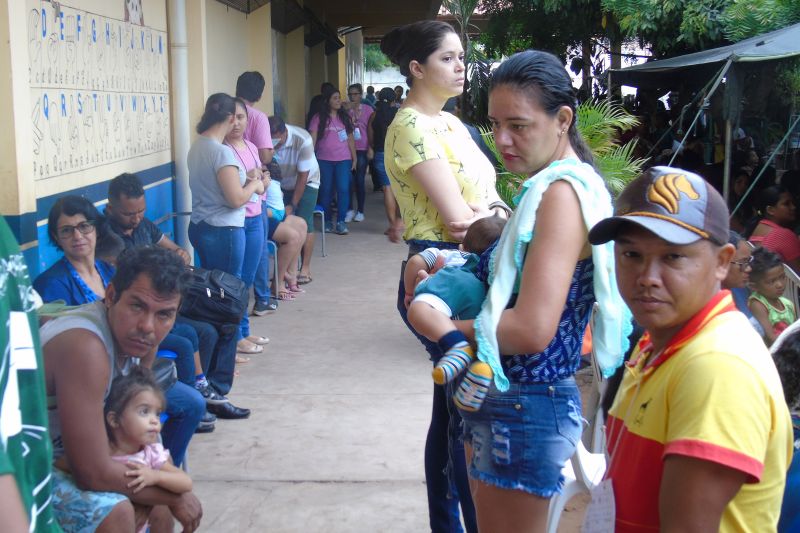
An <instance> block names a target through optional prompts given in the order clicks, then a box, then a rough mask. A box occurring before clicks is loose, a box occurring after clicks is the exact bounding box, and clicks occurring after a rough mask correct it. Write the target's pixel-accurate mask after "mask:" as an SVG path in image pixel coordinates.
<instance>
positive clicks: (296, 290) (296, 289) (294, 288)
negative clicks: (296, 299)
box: [286, 283, 306, 294]
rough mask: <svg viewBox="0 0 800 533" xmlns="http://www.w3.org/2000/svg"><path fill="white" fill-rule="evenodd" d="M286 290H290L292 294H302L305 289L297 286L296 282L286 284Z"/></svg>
mask: <svg viewBox="0 0 800 533" xmlns="http://www.w3.org/2000/svg"><path fill="white" fill-rule="evenodd" d="M286 290H288V291H289V292H291V293H293V294H303V293H304V292H306V291H305V289H301V288H300V287H298V286H297V283H295V284H294V285H288V284H287V285H286Z"/></svg>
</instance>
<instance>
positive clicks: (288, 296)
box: [278, 290, 295, 302]
mask: <svg viewBox="0 0 800 533" xmlns="http://www.w3.org/2000/svg"><path fill="white" fill-rule="evenodd" d="M294 299H295V295H294V294H292V292H291V291H288V290H286V291H278V300H282V301H285V302H291V301H292V300H294Z"/></svg>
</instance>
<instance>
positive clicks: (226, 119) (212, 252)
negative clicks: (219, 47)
mask: <svg viewBox="0 0 800 533" xmlns="http://www.w3.org/2000/svg"><path fill="white" fill-rule="evenodd" d="M235 110H236V104H235V102H234V99H233V97H232V96H229V95H227V94H225V93H216V94H212V95H211V96H209V97H208V100H207V101H206V109H205V112H204V113H203V116H202V118H201V119H200V122H199V123H198V124H197V133H199V134H200V135H199V136H198V137H197V140H195V142H194V143H193V144H192V147H191V148H190V149H189V155H188V157H187V163H188V166H189V188H190V189H191V190H192V216H191V222H190V224H189V240H190V241H191V243H192V246H194V248H195V250H197V254H198V255H199V256H200V263H201V266H202V267H203V268H207V269H214V268H218V269H220V270H223V271H225V272H228V273H230V274H233V275H234V276H236V277H238V278H241V276H242V263H243V261H244V244H245V236H244V215H245V209H244V206H245V204H246V203H247V201H248V200H249V199H250V198H251V197H252V196H253V195H258V194H261V193H263V192H264V182H263V175H262V172H261V169H254V170H252V171H250V172H248V173H247V174H245V170H244V168H242V166H241V165H240V163H239V161H238V160H237V159H236V156H235V155H234V153H233V151H232V150H231V149H230V147H228V146H225V145H224V144H222V143H223V140H224V139H225V136H226V135H227V134H228V133H229V132H230V131H231V129H232V128H233V123H234V112H235Z"/></svg>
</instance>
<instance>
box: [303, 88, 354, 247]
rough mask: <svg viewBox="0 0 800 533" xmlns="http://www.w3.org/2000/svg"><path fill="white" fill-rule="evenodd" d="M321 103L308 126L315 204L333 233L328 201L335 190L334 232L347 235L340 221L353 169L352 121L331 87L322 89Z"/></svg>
mask: <svg viewBox="0 0 800 533" xmlns="http://www.w3.org/2000/svg"><path fill="white" fill-rule="evenodd" d="M322 102H323V104H322V109H320V110H319V111H318V112H317V114H316V115H314V116H313V117H312V118H311V122H310V123H309V125H308V130H309V133H311V139H312V140H313V141H314V149H315V152H316V154H317V161H318V162H319V172H320V185H319V203H320V205H321V206H322V208H323V209H324V210H325V221H326V222H325V226H326V227H325V231H334V225H333V218H332V215H333V211H332V209H331V199H332V197H333V190H334V188H335V189H336V226H335V231H336V233H338V234H339V235H347V223H346V222H345V221H344V218H345V216H346V214H347V209H348V207H349V206H350V176H351V173H352V171H353V170H355V168H356V145H355V140H354V138H353V121H352V120H351V119H350V115H348V114H347V111H345V110H344V109H343V108H342V98H341V95H340V94H339V91H338V90H336V89H335V88H330V87H326V88H325V90H324V91H323V93H322Z"/></svg>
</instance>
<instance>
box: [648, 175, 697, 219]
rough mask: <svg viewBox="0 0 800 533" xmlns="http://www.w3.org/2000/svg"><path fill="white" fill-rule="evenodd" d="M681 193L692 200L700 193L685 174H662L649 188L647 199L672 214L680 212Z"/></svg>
mask: <svg viewBox="0 0 800 533" xmlns="http://www.w3.org/2000/svg"><path fill="white" fill-rule="evenodd" d="M680 193H683V194H685V195H686V196H687V197H689V199H690V200H697V199H698V198H700V194H698V193H697V191H695V190H694V187H693V186H692V184H691V183H690V182H689V179H688V178H687V177H686V176H685V175H683V174H662V175H660V176H659V177H657V178H656V179H655V181H654V182H653V183H652V184H651V185H650V186H649V187H648V188H647V199H648V200H649V201H650V202H652V203H654V204H656V205H659V206H661V207H663V208H664V209H666V210H667V212H669V213H670V214H672V215H677V214H678V202H679V201H680Z"/></svg>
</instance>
